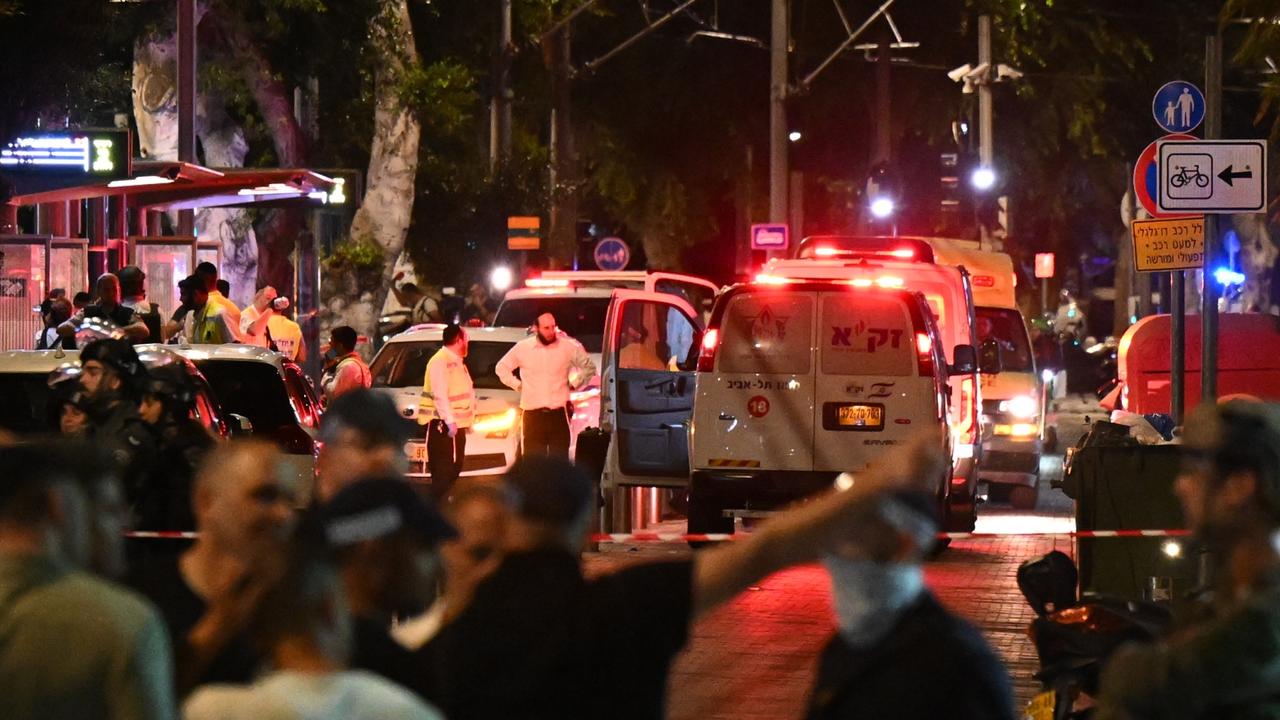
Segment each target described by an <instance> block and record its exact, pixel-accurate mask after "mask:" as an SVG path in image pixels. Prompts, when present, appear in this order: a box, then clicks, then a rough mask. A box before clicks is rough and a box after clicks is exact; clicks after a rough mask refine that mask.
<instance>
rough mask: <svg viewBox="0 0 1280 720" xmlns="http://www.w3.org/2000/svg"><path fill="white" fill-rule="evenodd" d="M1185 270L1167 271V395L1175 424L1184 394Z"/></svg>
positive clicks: (1185, 334)
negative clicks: (1168, 346)
mask: <svg viewBox="0 0 1280 720" xmlns="http://www.w3.org/2000/svg"><path fill="white" fill-rule="evenodd" d="M1186 274H1187V273H1186V271H1185V270H1174V271H1173V272H1171V273H1169V275H1170V276H1171V277H1172V278H1173V282H1172V283H1171V284H1172V286H1173V287H1172V288H1171V291H1170V293H1169V294H1170V295H1172V296H1173V297H1172V298H1170V299H1171V300H1172V301H1173V302H1172V306H1171V307H1170V309H1171V310H1172V311H1173V312H1172V315H1171V318H1170V321H1169V337H1170V338H1171V339H1172V340H1173V347H1172V349H1171V352H1170V354H1169V360H1170V365H1169V379H1170V381H1171V383H1170V388H1169V390H1170V393H1171V394H1170V396H1169V414H1170V415H1172V416H1173V422H1174V424H1176V425H1181V424H1182V407H1183V398H1184V397H1185V395H1186V385H1187V383H1186V376H1185V372H1186V367H1185V365H1186V362H1185V361H1186V343H1187V332H1186V330H1187V327H1186V326H1187V293H1186V287H1184V286H1185V285H1186Z"/></svg>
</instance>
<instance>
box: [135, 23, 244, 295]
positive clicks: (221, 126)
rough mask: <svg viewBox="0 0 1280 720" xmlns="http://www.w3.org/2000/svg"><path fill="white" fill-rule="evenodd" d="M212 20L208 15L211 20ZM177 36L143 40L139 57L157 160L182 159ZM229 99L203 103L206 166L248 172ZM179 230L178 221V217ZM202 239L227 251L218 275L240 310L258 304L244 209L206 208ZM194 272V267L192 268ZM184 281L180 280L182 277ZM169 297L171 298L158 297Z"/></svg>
mask: <svg viewBox="0 0 1280 720" xmlns="http://www.w3.org/2000/svg"><path fill="white" fill-rule="evenodd" d="M206 17H207V15H206ZM176 71H177V36H176V34H169V35H153V36H151V37H146V38H142V39H140V40H139V41H138V42H137V44H135V45H134V53H133V80H132V83H133V114H134V118H135V120H136V122H137V124H138V148H139V152H140V154H141V155H142V157H144V158H147V159H151V160H166V161H176V160H177V159H178V105H177V84H176V77H177V75H176ZM224 106H225V103H224V102H223V99H222V98H220V97H216V96H210V95H209V94H208V93H207V92H205V93H203V94H202V95H200V96H199V97H198V98H197V117H196V133H197V135H199V137H200V143H201V146H202V147H203V149H204V164H206V165H210V166H213V167H242V166H243V165H244V158H245V155H246V154H247V153H248V145H247V143H246V142H245V138H244V131H243V130H242V129H241V128H240V127H239V126H237V125H235V124H234V123H232V122H231V119H230V117H229V116H228V115H227V113H226V111H225V109H224ZM173 220H174V221H175V223H174V224H175V225H176V217H174V218H173ZM196 228H198V232H199V239H200V240H214V241H217V242H218V243H219V245H220V246H221V250H222V252H221V255H222V258H221V261H220V263H219V267H218V273H219V275H220V276H221V277H223V278H225V279H226V280H227V282H228V283H230V284H231V297H232V300H233V301H235V303H236V304H237V305H241V306H244V305H246V304H248V303H249V302H252V301H253V294H254V291H255V289H256V287H255V286H256V281H257V272H258V269H257V266H258V242H257V238H256V236H255V235H254V232H253V224H252V222H251V221H250V220H249V215H248V213H247V212H245V211H244V210H239V209H234V208H205V209H201V210H198V211H197V213H196ZM187 270H188V271H189V272H192V271H194V270H195V268H194V267H192V268H187ZM179 279H180V278H179ZM155 295H156V296H157V297H166V296H167V295H166V294H165V293H162V292H161V293H155Z"/></svg>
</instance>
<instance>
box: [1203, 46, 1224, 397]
mask: <svg viewBox="0 0 1280 720" xmlns="http://www.w3.org/2000/svg"><path fill="white" fill-rule="evenodd" d="M1204 46H1205V68H1204V74H1205V79H1204V80H1205V90H1207V92H1206V93H1205V139H1206V140H1214V139H1217V138H1218V137H1219V136H1220V135H1221V134H1222V42H1221V36H1220V35H1209V36H1208V37H1206V38H1205V43H1204ZM1204 220H1205V223H1204V259H1205V267H1204V273H1203V277H1204V291H1203V293H1202V297H1203V298H1204V307H1203V309H1202V310H1201V311H1200V316H1201V324H1202V327H1201V331H1200V347H1201V354H1200V402H1204V403H1208V402H1214V401H1215V400H1217V398H1218V285H1217V281H1216V280H1215V279H1214V277H1213V263H1214V262H1215V261H1216V259H1217V257H1218V244H1219V241H1218V216H1217V215H1214V214H1208V215H1205V218H1204Z"/></svg>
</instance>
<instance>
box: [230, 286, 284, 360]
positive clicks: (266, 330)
mask: <svg viewBox="0 0 1280 720" xmlns="http://www.w3.org/2000/svg"><path fill="white" fill-rule="evenodd" d="M287 307H289V298H287V297H281V296H280V293H278V292H277V291H276V289H275V288H273V287H271V286H270V285H267V286H266V287H264V288H262V289H261V290H259V291H258V293H257V294H256V295H254V296H253V302H252V303H251V304H250V305H249V306H248V307H246V308H245V309H244V310H243V311H241V313H240V339H241V341H242V342H244V344H246V345H257V346H258V347H263V348H271V349H273V350H279V348H277V347H274V345H275V333H273V332H272V331H271V320H272V318H274V317H276V312H277V311H280V310H284V309H285V308H287Z"/></svg>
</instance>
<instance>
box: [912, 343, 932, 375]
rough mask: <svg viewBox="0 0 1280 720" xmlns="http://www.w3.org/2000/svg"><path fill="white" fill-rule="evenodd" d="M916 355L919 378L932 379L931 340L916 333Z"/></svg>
mask: <svg viewBox="0 0 1280 720" xmlns="http://www.w3.org/2000/svg"><path fill="white" fill-rule="evenodd" d="M916 353H917V355H918V357H919V359H920V376H921V377H932V376H933V372H934V366H933V338H931V337H929V336H928V335H927V334H925V333H916Z"/></svg>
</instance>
